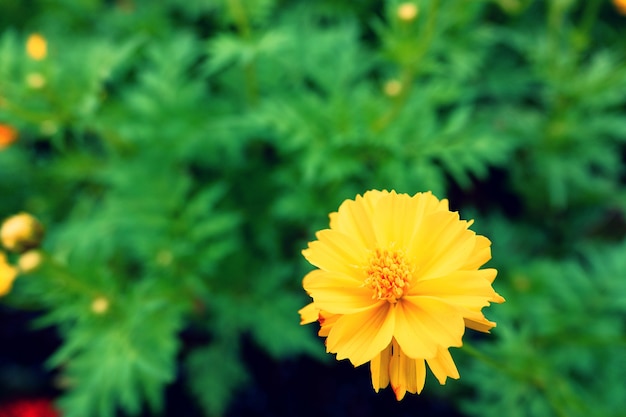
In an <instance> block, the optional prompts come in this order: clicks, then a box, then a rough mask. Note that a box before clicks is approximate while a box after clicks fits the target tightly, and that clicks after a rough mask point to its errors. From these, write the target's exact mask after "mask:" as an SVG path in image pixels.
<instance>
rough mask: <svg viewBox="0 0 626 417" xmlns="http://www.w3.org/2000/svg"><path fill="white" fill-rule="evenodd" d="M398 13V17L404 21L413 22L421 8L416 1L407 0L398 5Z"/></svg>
mask: <svg viewBox="0 0 626 417" xmlns="http://www.w3.org/2000/svg"><path fill="white" fill-rule="evenodd" d="M396 13H397V14H398V19H400V20H402V21H404V22H412V21H413V20H415V18H416V17H417V14H418V13H419V8H418V7H417V5H416V4H414V3H410V2H406V3H402V4H400V5H399V6H398V9H397V11H396Z"/></svg>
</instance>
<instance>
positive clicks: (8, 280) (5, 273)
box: [0, 252, 17, 296]
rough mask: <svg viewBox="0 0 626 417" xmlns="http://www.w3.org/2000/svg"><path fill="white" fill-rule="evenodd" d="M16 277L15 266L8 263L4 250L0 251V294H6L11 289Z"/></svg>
mask: <svg viewBox="0 0 626 417" xmlns="http://www.w3.org/2000/svg"><path fill="white" fill-rule="evenodd" d="M16 277H17V268H15V267H14V266H13V265H11V264H9V262H8V261H7V256H6V254H5V253H4V252H0V296H3V295H6V294H8V293H9V291H11V287H13V281H14V280H15V278H16Z"/></svg>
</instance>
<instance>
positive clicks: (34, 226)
mask: <svg viewBox="0 0 626 417" xmlns="http://www.w3.org/2000/svg"><path fill="white" fill-rule="evenodd" d="M43 234H44V231H43V226H42V225H41V223H39V220H37V219H36V218H35V217H33V216H32V215H30V214H28V213H20V214H16V215H14V216H11V217H9V218H8V219H6V220H5V221H4V223H2V227H0V241H1V242H2V245H3V246H4V247H5V248H6V249H8V250H10V251H12V252H24V251H25V250H27V249H33V248H36V247H38V246H39V244H40V243H41V240H42V239H43Z"/></svg>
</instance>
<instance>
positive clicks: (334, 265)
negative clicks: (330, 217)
mask: <svg viewBox="0 0 626 417" xmlns="http://www.w3.org/2000/svg"><path fill="white" fill-rule="evenodd" d="M316 237H317V239H318V240H316V241H314V242H310V243H309V248H308V249H305V250H303V251H302V254H303V255H304V257H305V258H306V259H307V260H308V261H309V262H310V263H311V264H313V265H315V266H316V267H318V268H320V269H323V270H325V271H332V272H341V273H343V274H346V275H352V276H355V277H359V276H360V275H362V273H363V271H362V269H361V268H362V266H363V265H364V264H365V263H366V262H367V250H366V248H365V247H364V246H363V245H361V244H360V243H359V242H358V241H357V240H355V239H353V238H352V237H350V236H347V235H344V234H343V233H340V232H337V231H336V230H330V229H325V230H321V231H319V232H317V234H316Z"/></svg>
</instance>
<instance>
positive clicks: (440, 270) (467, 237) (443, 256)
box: [408, 211, 476, 279]
mask: <svg viewBox="0 0 626 417" xmlns="http://www.w3.org/2000/svg"><path fill="white" fill-rule="evenodd" d="M468 226H469V223H468V222H466V221H461V220H459V215H458V214H457V213H453V212H445V211H438V212H435V213H430V214H429V215H427V216H426V218H425V219H424V221H423V222H422V223H421V225H420V230H419V233H416V235H415V238H414V240H413V241H412V243H411V245H410V247H409V249H408V255H409V256H410V257H411V258H412V259H414V260H415V263H416V265H417V266H418V270H417V271H416V273H417V274H418V275H419V276H420V277H421V279H426V278H436V277H440V276H444V275H447V274H449V273H450V272H452V271H457V270H459V269H461V267H462V266H463V265H464V264H465V263H466V262H467V259H468V257H469V256H470V255H471V254H472V250H473V249H474V247H475V246H476V244H475V239H476V234H475V233H474V232H472V231H471V230H468V229H467V228H468Z"/></svg>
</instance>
